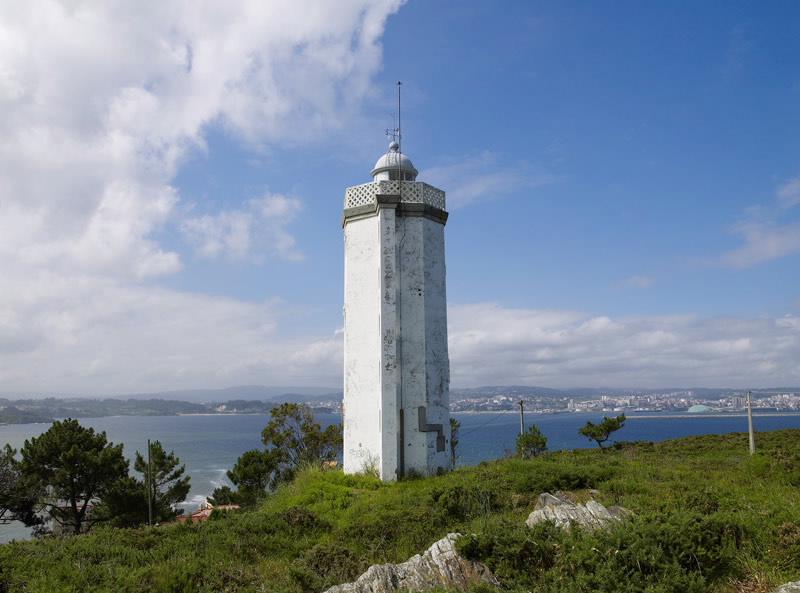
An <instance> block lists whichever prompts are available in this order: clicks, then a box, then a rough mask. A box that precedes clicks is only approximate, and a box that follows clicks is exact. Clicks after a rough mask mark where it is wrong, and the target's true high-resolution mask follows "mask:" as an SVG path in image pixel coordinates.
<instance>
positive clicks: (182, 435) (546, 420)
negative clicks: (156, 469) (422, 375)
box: [0, 412, 800, 542]
mask: <svg viewBox="0 0 800 593" xmlns="http://www.w3.org/2000/svg"><path fill="white" fill-rule="evenodd" d="M454 416H455V417H456V418H457V419H458V420H459V421H460V422H461V434H460V442H459V445H458V463H459V464H460V465H473V464H476V463H480V462H481V461H485V460H488V459H496V458H498V457H502V456H504V455H505V454H507V453H509V452H511V451H512V450H513V448H514V441H515V439H516V436H517V433H518V432H519V417H518V416H517V415H516V414H509V413H488V412H486V413H460V414H454ZM602 416H603V415H602V414H584V413H575V414H526V416H525V423H526V425H530V424H531V423H535V424H537V425H538V426H539V428H540V429H541V430H542V432H543V433H544V434H545V436H547V438H548V446H549V448H550V449H551V450H557V449H574V448H579V447H590V446H596V445H594V443H592V442H589V441H588V440H587V439H586V438H584V437H582V436H580V435H579V434H578V429H579V428H580V427H581V426H583V425H584V424H585V423H586V421H587V420H591V421H597V420H600V419H601V418H602ZM628 417H629V421H628V422H627V423H626V424H625V427H624V428H623V429H622V430H621V431H620V432H619V433H617V435H615V436H616V437H617V439H618V440H626V441H638V440H643V441H661V440H665V439H672V438H678V437H684V436H691V435H701V434H714V433H728V432H744V431H746V430H747V418H746V417H745V416H729V415H725V416H692V415H688V414H686V415H672V416H670V415H661V414H652V415H646V416H644V417H637V415H635V414H633V415H629V416H628ZM318 420H319V422H320V423H321V424H322V425H323V426H327V425H328V424H332V423H335V422H340V421H341V418H340V417H339V416H338V415H335V414H320V415H319V416H318ZM268 421H269V416H266V415H242V416H236V415H209V416H113V417H107V418H84V419H81V423H82V424H83V425H85V426H91V427H93V428H94V429H95V430H98V431H105V432H106V435H107V436H108V438H109V440H110V441H112V442H114V443H122V444H123V445H124V453H125V455H126V456H127V457H128V458H130V459H132V458H133V457H134V456H135V452H136V451H137V450H138V451H141V452H145V451H146V450H147V439H150V440H159V441H161V443H162V445H163V446H164V448H165V449H167V450H174V451H175V454H176V455H177V456H178V457H179V458H180V459H181V461H182V462H183V463H184V464H185V465H186V469H187V472H188V473H189V475H190V476H191V478H192V484H191V486H192V487H191V491H190V493H189V497H188V498H187V501H186V503H185V506H186V507H187V508H188V509H192V508H195V507H197V506H198V505H200V504H201V503H202V502H204V501H205V497H206V496H208V495H209V494H211V492H212V491H213V490H214V488H216V487H217V486H220V485H222V484H226V483H228V482H227V478H226V477H225V472H226V471H227V470H228V469H230V468H231V467H232V466H233V464H234V463H235V462H236V459H237V458H238V457H239V455H241V454H242V453H243V452H245V451H248V450H250V449H255V448H259V447H261V446H262V444H261V430H262V429H263V428H264V426H265V424H266V423H267V422H268ZM754 424H755V427H756V430H757V431H759V430H763V431H767V430H778V429H781V428H800V415H781V416H777V415H776V416H756V417H755V420H754ZM48 426H49V425H47V424H16V425H8V426H0V446H3V445H4V444H5V443H9V444H10V445H11V446H12V447H15V448H17V449H19V448H20V447H21V446H22V444H23V443H24V442H25V439H28V438H30V437H33V436H37V435H39V434H41V433H42V432H44V431H45V430H47V428H48ZM27 533H28V531H27V530H26V529H25V528H23V527H22V526H20V525H0V542H3V541H8V540H10V539H12V538H22V537H25V536H26V535H27Z"/></svg>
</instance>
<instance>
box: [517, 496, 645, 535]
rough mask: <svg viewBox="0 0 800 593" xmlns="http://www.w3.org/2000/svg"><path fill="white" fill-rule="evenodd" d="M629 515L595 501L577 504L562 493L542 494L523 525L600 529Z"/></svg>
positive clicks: (626, 511) (621, 510)
mask: <svg viewBox="0 0 800 593" xmlns="http://www.w3.org/2000/svg"><path fill="white" fill-rule="evenodd" d="M630 514H631V513H630V511H629V510H627V509H624V508H622V507H609V508H606V507H604V506H603V505H602V504H600V503H599V502H597V501H596V500H590V501H589V502H587V503H586V504H577V503H574V502H572V501H571V500H570V499H569V498H568V497H567V496H566V495H565V494H563V493H560V492H556V493H555V494H550V493H549V492H543V493H542V494H540V495H539V499H538V500H537V501H536V508H535V509H534V511H533V512H532V513H531V514H530V515H528V519H527V520H526V521H525V524H526V525H527V526H528V527H533V526H534V525H538V524H539V523H544V522H545V521H551V522H552V523H554V524H555V525H556V527H560V528H561V529H569V528H570V526H572V525H580V526H581V527H583V528H584V529H602V528H604V527H606V526H608V525H609V523H611V522H612V521H621V520H622V519H624V518H625V517H627V516H628V515H630Z"/></svg>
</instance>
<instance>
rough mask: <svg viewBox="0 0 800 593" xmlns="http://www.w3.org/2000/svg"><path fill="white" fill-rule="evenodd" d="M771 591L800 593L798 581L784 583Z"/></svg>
mask: <svg viewBox="0 0 800 593" xmlns="http://www.w3.org/2000/svg"><path fill="white" fill-rule="evenodd" d="M772 593H800V581H794V582H793V583H786V584H785V585H781V586H780V587H778V588H777V589H775V590H774V591H773V592H772Z"/></svg>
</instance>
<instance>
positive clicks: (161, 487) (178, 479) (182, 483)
mask: <svg viewBox="0 0 800 593" xmlns="http://www.w3.org/2000/svg"><path fill="white" fill-rule="evenodd" d="M133 468H134V469H135V470H136V471H137V472H139V473H140V474H142V475H143V476H145V480H144V486H145V489H144V492H145V504H146V503H147V498H146V496H147V490H146V487H147V484H149V485H150V495H151V497H152V501H153V521H155V522H156V523H158V522H160V521H166V520H169V519H172V518H174V517H176V516H177V515H180V514H181V513H182V512H183V509H176V508H175V505H176V504H177V503H179V502H183V501H184V500H186V495H187V494H189V489H190V488H191V484H190V482H191V478H190V477H189V476H186V475H184V474H185V473H186V466H185V465H182V464H181V460H180V459H179V458H178V457H177V456H176V455H175V452H174V451H170V452H169V453H167V452H166V451H164V447H162V446H161V442H160V441H153V442H152V443H150V466H149V468H148V464H147V456H146V455H144V456H143V455H142V454H141V453H139V452H138V451H137V452H136V461H135V462H134V464H133ZM148 472H149V476H150V478H149V479H148Z"/></svg>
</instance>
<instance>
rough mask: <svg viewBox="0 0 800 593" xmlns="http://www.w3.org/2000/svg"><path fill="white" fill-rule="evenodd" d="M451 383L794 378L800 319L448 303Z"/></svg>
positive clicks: (774, 381)
mask: <svg viewBox="0 0 800 593" xmlns="http://www.w3.org/2000/svg"><path fill="white" fill-rule="evenodd" d="M449 311H450V359H451V366H452V380H453V384H454V385H458V386H475V385H491V384H495V385H511V384H528V385H544V386H552V387H576V386H620V387H636V386H638V387H665V386H679V385H683V386H742V387H744V386H767V385H772V386H775V385H792V384H794V385H797V384H800V366H798V364H797V361H798V360H800V318H798V317H797V316H791V315H787V316H784V317H779V318H755V319H740V318H699V317H694V316H673V317H631V318H618V319H610V318H608V317H602V316H601V317H591V316H587V315H583V314H580V313H575V312H565V311H538V310H531V309H508V308H503V307H500V306H498V305H494V304H476V305H460V306H453V307H450V310H449Z"/></svg>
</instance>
